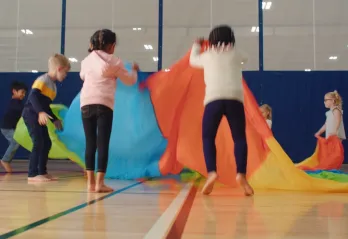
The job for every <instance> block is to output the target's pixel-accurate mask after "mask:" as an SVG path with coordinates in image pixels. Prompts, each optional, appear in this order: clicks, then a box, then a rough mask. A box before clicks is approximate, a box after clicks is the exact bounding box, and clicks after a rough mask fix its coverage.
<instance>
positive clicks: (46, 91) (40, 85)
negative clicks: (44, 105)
mask: <svg viewBox="0 0 348 239" xmlns="http://www.w3.org/2000/svg"><path fill="white" fill-rule="evenodd" d="M32 88H33V89H38V90H40V91H41V94H42V95H44V96H46V97H48V98H50V99H51V100H52V101H53V100H54V99H55V98H56V95H57V92H55V91H54V90H52V89H51V88H49V87H48V86H47V85H46V84H45V82H43V81H42V80H39V79H38V80H36V81H35V82H34V84H33V86H32Z"/></svg>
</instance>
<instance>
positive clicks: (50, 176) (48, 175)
mask: <svg viewBox="0 0 348 239" xmlns="http://www.w3.org/2000/svg"><path fill="white" fill-rule="evenodd" d="M42 176H44V177H46V178H48V179H50V180H58V178H57V177H54V176H52V175H51V174H45V175H42Z"/></svg>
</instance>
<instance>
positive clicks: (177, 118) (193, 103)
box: [147, 53, 348, 192]
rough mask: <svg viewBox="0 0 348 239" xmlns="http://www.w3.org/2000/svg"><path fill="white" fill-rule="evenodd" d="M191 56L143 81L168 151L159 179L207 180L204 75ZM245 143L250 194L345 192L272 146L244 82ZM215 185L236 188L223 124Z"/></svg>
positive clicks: (276, 145)
mask: <svg viewBox="0 0 348 239" xmlns="http://www.w3.org/2000/svg"><path fill="white" fill-rule="evenodd" d="M189 54H190V53H187V54H186V56H185V57H184V58H182V59H181V60H179V61H178V62H177V63H176V64H175V65H173V66H172V67H171V68H170V71H169V72H164V71H162V72H158V73H155V74H153V75H152V76H151V77H150V78H149V79H148V81H147V86H148V88H149V90H150V94H151V99H152V103H153V105H154V109H155V112H156V117H157V121H158V124H159V127H160V129H161V131H162V134H163V136H164V137H165V138H167V139H168V147H167V150H166V152H165V154H164V155H163V156H162V158H161V160H160V170H161V173H162V174H163V175H166V174H170V173H173V174H176V173H178V172H180V170H181V169H182V168H183V166H186V167H188V168H190V169H192V170H196V171H198V172H199V173H201V174H203V175H205V176H206V175H207V171H206V166H205V161H204V156H203V145H202V116H203V111H204V106H203V98H204V89H205V85H204V80H203V70H200V69H194V68H192V67H190V65H189ZM243 87H244V104H245V113H246V120H247V122H246V123H247V126H246V133H247V142H248V168H247V170H248V175H247V176H248V178H249V180H250V183H251V184H252V186H253V187H254V188H259V189H284V190H304V191H326V192H348V184H346V183H338V182H334V181H330V180H324V179H317V178H313V177H311V176H309V175H307V174H306V173H305V172H303V171H302V170H300V169H298V168H296V166H295V165H294V164H293V162H292V161H291V159H290V158H289V156H288V155H287V154H286V153H285V152H284V150H283V149H282V148H281V146H280V145H279V143H278V142H277V141H276V140H275V138H274V137H273V135H272V132H271V130H270V129H269V127H268V126H267V124H266V122H265V120H264V118H263V117H262V115H261V113H260V111H259V106H258V104H257V102H256V100H255V98H254V96H253V95H252V93H251V91H250V90H249V88H248V86H247V84H246V83H245V82H244V81H243ZM216 146H217V173H218V176H219V178H218V180H219V181H220V182H222V183H224V184H227V185H231V186H235V185H236V181H235V176H236V164H235V158H234V154H233V152H234V149H233V139H232V136H231V132H230V129H229V127H228V124H227V121H226V119H225V118H223V120H222V122H221V124H220V127H219V130H218V134H217V137H216Z"/></svg>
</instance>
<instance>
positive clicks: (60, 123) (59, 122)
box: [53, 120, 63, 131]
mask: <svg viewBox="0 0 348 239" xmlns="http://www.w3.org/2000/svg"><path fill="white" fill-rule="evenodd" d="M53 124H54V127H56V129H57V130H59V131H62V130H63V125H62V121H61V120H56V121H54V122H53Z"/></svg>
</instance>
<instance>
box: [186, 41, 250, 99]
mask: <svg viewBox="0 0 348 239" xmlns="http://www.w3.org/2000/svg"><path fill="white" fill-rule="evenodd" d="M200 51H201V46H200V45H199V44H198V43H194V44H193V47H192V50H191V55H190V65H191V66H193V67H197V68H203V69H204V82H205V98H204V105H207V104H208V103H210V102H212V101H215V100H229V99H231V100H239V101H241V102H243V101H244V97H243V84H242V78H243V76H242V65H243V64H245V63H246V61H247V60H248V59H247V58H246V57H245V56H243V55H242V54H241V53H240V52H238V51H237V50H236V49H235V48H230V49H226V50H223V51H221V50H219V49H211V48H210V49H208V50H207V51H205V52H203V53H202V54H200Z"/></svg>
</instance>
